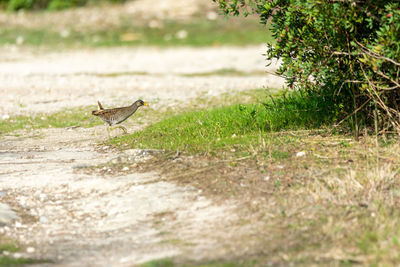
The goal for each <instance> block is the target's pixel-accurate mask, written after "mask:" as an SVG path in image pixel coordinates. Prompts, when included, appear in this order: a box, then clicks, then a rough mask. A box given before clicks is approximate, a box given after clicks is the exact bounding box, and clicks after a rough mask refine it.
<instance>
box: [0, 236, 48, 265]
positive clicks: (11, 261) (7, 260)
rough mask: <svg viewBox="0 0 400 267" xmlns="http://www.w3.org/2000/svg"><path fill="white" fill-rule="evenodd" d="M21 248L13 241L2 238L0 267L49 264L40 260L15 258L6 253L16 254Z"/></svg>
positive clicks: (0, 238)
mask: <svg viewBox="0 0 400 267" xmlns="http://www.w3.org/2000/svg"><path fill="white" fill-rule="evenodd" d="M18 251H19V248H18V246H17V245H15V244H14V242H12V241H11V240H8V239H6V238H4V237H0V254H2V255H0V266H10V267H11V266H25V265H26V264H38V263H45V262H47V263H48V262H49V261H47V260H39V259H32V258H15V257H12V256H9V255H4V253H15V252H18Z"/></svg>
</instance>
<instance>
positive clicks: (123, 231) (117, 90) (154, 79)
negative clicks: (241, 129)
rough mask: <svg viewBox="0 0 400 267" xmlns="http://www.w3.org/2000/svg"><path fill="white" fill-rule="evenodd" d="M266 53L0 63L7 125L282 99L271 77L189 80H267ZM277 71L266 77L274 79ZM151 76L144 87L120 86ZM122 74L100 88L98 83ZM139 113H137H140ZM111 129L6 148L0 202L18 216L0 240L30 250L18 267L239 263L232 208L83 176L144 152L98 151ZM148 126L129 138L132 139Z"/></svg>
mask: <svg viewBox="0 0 400 267" xmlns="http://www.w3.org/2000/svg"><path fill="white" fill-rule="evenodd" d="M263 50H264V47H262V46H253V47H246V48H232V47H229V48H226V47H220V48H196V49H195V48H179V49H174V48H170V49H156V48H130V49H128V48H113V49H107V50H86V51H69V52H68V51H67V52H60V53H55V52H54V53H43V54H40V53H37V52H32V51H26V50H19V51H17V50H7V51H4V50H3V51H0V54H1V55H4V58H5V60H3V61H2V62H0V80H1V81H2V84H1V88H0V117H1V116H5V115H9V116H12V115H15V114H32V113H35V112H53V111H57V110H60V109H62V108H65V107H74V106H87V105H93V104H95V103H96V101H97V100H98V99H100V100H102V101H103V102H104V103H105V104H107V106H108V105H111V104H118V105H123V104H127V103H130V102H132V101H134V100H136V99H137V98H139V97H140V98H142V99H144V100H146V101H148V102H150V103H153V105H154V106H155V107H162V106H164V105H173V104H174V103H179V102H184V101H189V100H191V99H193V98H196V97H198V96H201V95H203V96H204V95H210V96H213V95H218V94H221V93H224V92H230V91H237V90H245V89H253V88H260V87H280V86H282V81H281V80H279V79H277V78H276V77H275V76H272V75H268V74H266V75H256V76H251V77H246V76H243V77H219V76H206V77H199V76H198V77H183V76H182V75H180V74H183V73H202V72H212V71H215V70H218V69H222V68H232V69H237V70H245V71H259V70H266V68H265V61H264V58H263V56H262V53H263ZM274 68H276V64H275V65H272V66H271V67H269V71H273V69H274ZM127 72H146V75H134V74H123V73H127ZM112 73H114V74H116V73H121V74H120V75H119V74H118V75H111V76H104V75H99V74H112ZM139 112H140V111H139ZM103 127H104V126H97V127H94V128H91V129H83V128H70V129H44V130H35V131H31V132H28V133H24V134H23V135H22V136H19V137H18V136H12V135H10V136H3V137H1V139H0V165H1V170H0V202H2V203H5V204H8V205H10V207H12V209H13V210H14V211H15V212H16V214H17V215H18V216H19V219H18V220H16V221H13V222H12V223H10V224H9V225H7V226H4V227H1V228H0V231H1V232H2V233H4V234H6V235H7V236H11V237H12V238H15V239H16V240H18V241H19V242H20V243H21V244H23V245H25V249H24V250H26V251H27V252H25V251H23V252H22V255H25V254H26V255H27V256H30V257H39V258H47V259H51V260H52V261H53V263H51V264H50V263H49V264H48V265H55V266H132V265H134V264H138V263H141V262H145V261H148V260H151V259H158V258H164V257H170V256H178V255H184V256H185V258H189V259H193V260H201V259H217V258H221V257H222V258H223V257H225V256H226V255H228V254H229V253H232V251H231V250H230V247H229V240H228V239H227V238H226V229H227V228H228V227H229V225H230V224H231V223H233V222H234V221H236V220H237V219H238V218H237V215H235V212H234V203H223V204H221V203H219V204H216V203H213V202H212V201H211V200H209V199H207V198H206V197H204V196H203V195H202V193H201V191H198V190H196V189H195V188H192V187H184V186H178V185H176V184H173V183H170V182H165V181H163V179H162V177H161V176H160V175H159V174H158V173H157V172H156V171H154V172H150V173H133V172H132V171H131V170H130V168H129V166H125V168H124V169H121V170H120V171H119V172H118V173H114V172H113V171H111V170H108V169H107V167H105V169H104V174H98V173H93V174H90V173H89V174H88V173H87V172H82V171H80V170H81V169H82V168H86V167H88V166H98V165H101V164H106V163H108V162H115V161H116V162H118V161H121V159H129V162H130V164H131V163H132V162H135V163H134V164H140V162H142V161H144V160H151V159H152V157H153V156H152V154H151V153H150V152H147V151H138V150H127V151H123V152H121V151H116V150H114V149H112V148H110V147H107V146H104V145H101V141H103V140H105V139H106V138H107V137H106V132H105V131H104V128H103ZM140 127H141V126H132V127H130V128H129V129H128V131H130V132H131V131H134V130H137V129H139V128H140Z"/></svg>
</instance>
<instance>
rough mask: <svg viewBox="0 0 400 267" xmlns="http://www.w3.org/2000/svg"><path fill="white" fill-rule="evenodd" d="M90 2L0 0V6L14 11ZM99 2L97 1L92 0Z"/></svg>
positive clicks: (63, 7)
mask: <svg viewBox="0 0 400 267" xmlns="http://www.w3.org/2000/svg"><path fill="white" fill-rule="evenodd" d="M125 1H126V0H102V1H100V2H111V3H117V2H125ZM90 2H93V1H90V0H0V4H1V5H0V7H4V6H7V9H8V10H10V11H16V10H20V9H49V10H60V9H66V8H71V7H77V6H84V5H86V4H88V3H90ZM94 2H99V1H94Z"/></svg>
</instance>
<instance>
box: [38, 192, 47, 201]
mask: <svg viewBox="0 0 400 267" xmlns="http://www.w3.org/2000/svg"><path fill="white" fill-rule="evenodd" d="M39 198H40V201H43V200H46V198H47V195H46V194H44V193H41V194H40V195H39Z"/></svg>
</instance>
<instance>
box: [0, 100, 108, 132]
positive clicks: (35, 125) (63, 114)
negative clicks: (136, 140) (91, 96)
mask: <svg viewBox="0 0 400 267" xmlns="http://www.w3.org/2000/svg"><path fill="white" fill-rule="evenodd" d="M95 109H96V107H94V106H91V107H85V108H75V109H66V110H62V111H59V112H56V113H53V114H37V115H35V116H32V117H29V116H15V117H11V118H10V119H7V120H0V135H2V134H6V133H10V132H14V131H17V130H22V129H28V130H29V129H41V128H51V127H54V128H65V127H77V126H79V127H93V126H95V125H99V124H102V122H101V120H99V119H96V118H94V117H93V116H92V115H91V112H90V111H91V110H95Z"/></svg>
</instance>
